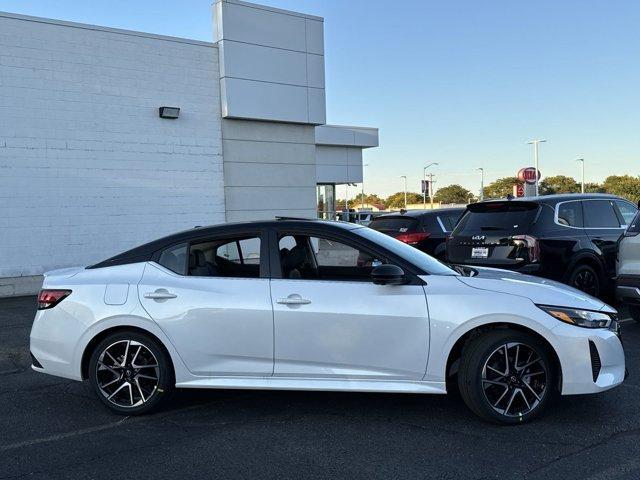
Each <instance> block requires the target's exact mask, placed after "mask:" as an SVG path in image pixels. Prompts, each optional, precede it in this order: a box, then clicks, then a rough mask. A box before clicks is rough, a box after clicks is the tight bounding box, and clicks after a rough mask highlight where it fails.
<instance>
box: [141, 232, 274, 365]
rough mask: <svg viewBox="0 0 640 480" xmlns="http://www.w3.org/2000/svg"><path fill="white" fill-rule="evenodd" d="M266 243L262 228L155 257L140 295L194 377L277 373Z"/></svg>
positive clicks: (180, 247)
mask: <svg viewBox="0 0 640 480" xmlns="http://www.w3.org/2000/svg"><path fill="white" fill-rule="evenodd" d="M266 252H268V248H267V242H266V240H264V239H263V238H262V234H261V233H260V232H252V233H240V234H236V235H233V236H231V237H229V236H223V237H212V238H201V239H198V240H193V241H190V242H184V243H181V244H178V245H174V246H171V247H169V248H167V249H165V250H164V251H162V252H159V254H158V256H157V258H156V261H154V262H149V263H148V264H147V266H146V268H145V271H144V274H143V277H142V280H141V281H140V283H139V285H138V293H139V297H140V301H141V303H142V305H143V306H144V308H145V310H146V311H147V312H148V313H149V315H150V316H151V318H153V319H154V320H155V321H156V322H157V323H158V324H159V325H160V327H161V328H162V329H163V331H164V332H165V333H166V334H167V336H168V337H169V338H170V339H171V342H172V343H173V344H174V345H175V347H176V349H177V350H178V352H179V354H180V356H181V357H182V359H183V360H184V362H185V364H186V365H187V368H188V369H189V370H190V371H191V372H192V373H194V374H196V375H208V376H210V375H216V376H223V375H249V376H256V375H259V376H264V375H271V374H272V373H273V313H272V307H271V293H270V290H269V278H268V268H269V267H268V261H266V260H264V259H266V258H268V255H267V253H266Z"/></svg>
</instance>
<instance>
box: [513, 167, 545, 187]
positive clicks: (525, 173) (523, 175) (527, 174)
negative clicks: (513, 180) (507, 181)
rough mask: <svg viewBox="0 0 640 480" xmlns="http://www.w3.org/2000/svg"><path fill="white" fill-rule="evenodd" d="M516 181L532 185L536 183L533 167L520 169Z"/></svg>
mask: <svg viewBox="0 0 640 480" xmlns="http://www.w3.org/2000/svg"><path fill="white" fill-rule="evenodd" d="M537 173H538V180H540V170H538V172H537ZM518 180H520V181H522V182H524V183H528V184H529V185H533V184H534V183H536V169H535V168H534V167H526V168H521V169H520V170H519V171H518Z"/></svg>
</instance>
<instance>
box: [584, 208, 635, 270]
mask: <svg viewBox="0 0 640 480" xmlns="http://www.w3.org/2000/svg"><path fill="white" fill-rule="evenodd" d="M582 208H583V212H584V227H585V231H586V232H587V235H588V236H589V239H590V240H591V242H592V243H593V244H594V245H595V246H596V247H597V248H598V249H599V250H600V251H601V252H602V256H603V258H604V262H605V273H606V276H607V278H612V277H613V276H615V273H616V272H615V269H616V264H615V260H616V250H617V243H618V239H619V238H620V236H621V235H622V234H623V233H624V230H625V226H623V225H622V224H621V221H620V219H619V218H618V215H617V214H616V211H615V208H614V204H613V200H611V199H602V200H600V199H597V200H583V203H582Z"/></svg>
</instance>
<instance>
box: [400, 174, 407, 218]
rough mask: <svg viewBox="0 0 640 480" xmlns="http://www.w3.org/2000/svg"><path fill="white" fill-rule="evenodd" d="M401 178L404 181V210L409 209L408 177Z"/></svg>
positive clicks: (401, 176) (402, 176)
mask: <svg viewBox="0 0 640 480" xmlns="http://www.w3.org/2000/svg"><path fill="white" fill-rule="evenodd" d="M400 178H403V179H404V208H405V210H406V209H407V176H406V175H400Z"/></svg>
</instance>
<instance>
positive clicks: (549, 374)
mask: <svg viewBox="0 0 640 480" xmlns="http://www.w3.org/2000/svg"><path fill="white" fill-rule="evenodd" d="M554 385H555V372H554V368H553V364H552V361H551V357H550V355H549V353H548V350H547V348H546V346H545V345H544V344H543V343H542V342H541V341H540V340H538V339H537V338H535V337H533V336H531V335H528V334H526V333H522V332H518V331H516V330H493V331H489V332H487V333H485V334H483V335H481V336H479V337H477V338H475V339H473V340H472V341H471V342H470V343H468V344H467V345H466V346H465V347H464V350H463V352H462V359H461V362H460V371H459V373H458V388H459V389H460V394H461V396H462V398H463V400H464V402H465V403H466V404H467V406H468V407H469V408H470V409H471V410H472V411H473V412H474V413H476V414H477V415H479V416H480V417H482V418H484V419H485V420H488V421H491V422H494V423H505V424H515V423H522V422H525V421H527V420H530V419H531V418H533V417H535V416H536V415H538V414H539V413H540V412H541V411H542V410H543V409H544V408H545V405H546V404H547V403H548V402H549V400H550V398H551V397H552V396H553V392H554V388H555V387H554Z"/></svg>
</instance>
